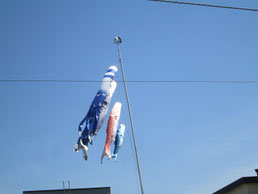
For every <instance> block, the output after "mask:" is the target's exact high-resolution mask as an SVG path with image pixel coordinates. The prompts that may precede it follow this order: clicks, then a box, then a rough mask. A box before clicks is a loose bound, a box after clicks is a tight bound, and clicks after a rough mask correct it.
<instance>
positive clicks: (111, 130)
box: [101, 102, 122, 164]
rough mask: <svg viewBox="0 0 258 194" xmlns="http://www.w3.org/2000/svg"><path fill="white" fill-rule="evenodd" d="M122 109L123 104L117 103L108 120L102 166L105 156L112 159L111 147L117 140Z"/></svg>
mask: <svg viewBox="0 0 258 194" xmlns="http://www.w3.org/2000/svg"><path fill="white" fill-rule="evenodd" d="M121 107H122V104H121V103H120V102H116V103H115V105H114V107H113V109H112V111H111V114H110V117H109V120H108V126H107V138H106V143H105V147H104V151H103V153H102V156H101V164H102V160H103V158H104V157H105V156H107V157H108V158H109V159H111V153H110V145H111V144H112V142H113V141H115V138H116V132H117V127H118V123H119V119H120V112H121Z"/></svg>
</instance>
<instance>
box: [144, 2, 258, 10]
mask: <svg viewBox="0 0 258 194" xmlns="http://www.w3.org/2000/svg"><path fill="white" fill-rule="evenodd" d="M148 1H156V2H164V3H175V4H185V5H196V6H205V7H215V8H225V9H236V10H242V11H258V9H250V8H242V7H230V6H223V5H211V4H202V3H192V2H182V1H169V0H148Z"/></svg>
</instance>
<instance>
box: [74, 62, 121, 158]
mask: <svg viewBox="0 0 258 194" xmlns="http://www.w3.org/2000/svg"><path fill="white" fill-rule="evenodd" d="M117 71H118V69H117V67H116V66H110V67H109V68H108V70H107V72H106V73H105V75H104V78H103V80H102V83H101V85H100V89H99V90H98V93H97V95H96V96H95V98H94V100H93V102H92V104H91V106H90V109H89V111H88V113H87V115H86V116H85V117H84V118H83V120H82V121H81V122H80V124H79V129H78V130H79V139H78V141H77V144H76V145H75V146H74V151H76V152H78V151H79V149H82V150H83V157H84V159H85V160H87V158H88V143H91V144H92V140H93V136H95V135H97V133H98V131H99V130H100V128H101V126H102V124H103V122H104V120H105V118H106V115H107V112H108V108H109V105H110V102H111V98H112V96H113V94H114V92H115V89H116V86H117V83H116V82H115V81H114V80H113V78H114V76H115V74H116V72H117ZM83 126H84V129H83V130H82V128H83Z"/></svg>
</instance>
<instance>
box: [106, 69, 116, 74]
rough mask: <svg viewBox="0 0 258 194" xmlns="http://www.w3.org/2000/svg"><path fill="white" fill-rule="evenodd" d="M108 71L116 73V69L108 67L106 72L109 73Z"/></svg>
mask: <svg viewBox="0 0 258 194" xmlns="http://www.w3.org/2000/svg"><path fill="white" fill-rule="evenodd" d="M109 72H112V73H116V70H114V69H108V70H107V73H109Z"/></svg>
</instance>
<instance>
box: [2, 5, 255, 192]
mask: <svg viewBox="0 0 258 194" xmlns="http://www.w3.org/2000/svg"><path fill="white" fill-rule="evenodd" d="M189 1H190V0H189ZM191 2H199V3H210V4H220V5H221V4H222V3H223V5H228V6H237V7H249V8H256V9H258V2H257V0H248V1H246V0H238V1H235V0H227V1H221V0H199V1H197V0H192V1H191ZM257 24H258V12H247V11H237V10H229V9H217V8H208V7H197V6H187V5H176V4H166V3H155V2H149V1H145V0H137V1H136V0H130V1H129V0H128V1H125V0H122V1H121V0H120V1H118V0H112V1H96V0H76V1H74V0H73V1H71V0H0V68H1V69H0V79H1V80H5V79H26V80H28V79H32V80H35V79H45V80H53V79H55V80H64V79H69V80H99V81H100V80H101V79H102V77H103V75H104V73H105V71H106V69H107V68H108V67H109V66H110V65H116V64H117V63H118V55H117V49H116V47H115V45H113V38H114V37H115V36H117V35H119V36H121V37H122V39H123V43H122V45H121V51H122V57H123V61H124V66H125V71H126V77H127V80H131V81H132V80H145V81H146V80H158V81H162V80H193V81H196V80H223V81H258V76H257V75H258V66H257V61H258V36H257V35H258V25H257ZM116 80H121V70H120V69H119V73H118V75H117V77H116ZM99 86H100V83H96V82H92V83H38V82H36V83H23V82H19V83H10V82H0V119H1V120H0V131H1V135H0V137H1V141H0V153H1V157H0V188H1V192H0V193H3V194H16V193H17V194H20V193H22V191H24V190H41V189H60V188H62V180H65V181H67V179H68V178H70V179H71V186H72V188H81V187H83V188H87V187H105V186H111V191H112V194H132V193H140V187H139V181H138V176H137V171H136V161H135V156H134V152H133V149H132V135H131V128H130V126H129V117H128V110H127V108H126V100H125V95H124V88H123V86H122V84H121V83H120V84H119V85H118V89H117V90H116V92H115V94H114V97H113V99H112V104H111V106H113V104H114V103H115V102H116V101H121V102H122V104H123V114H122V116H121V122H123V123H125V124H126V127H127V128H126V129H127V132H126V134H125V138H124V145H123V147H122V148H121V150H120V152H119V156H118V157H119V158H118V161H117V162H116V163H114V162H112V161H108V160H105V161H104V164H103V165H101V164H100V157H101V154H102V150H103V147H104V143H105V136H106V132H105V131H106V125H107V119H106V121H105V123H104V125H103V127H102V128H101V130H100V132H99V134H98V136H97V137H96V138H95V139H94V144H93V146H90V147H89V160H88V161H87V162H86V161H84V159H83V157H82V153H81V152H80V153H75V152H74V151H73V146H74V144H75V143H76V141H77V138H78V133H77V127H78V124H79V122H80V121H81V119H82V118H83V117H84V116H85V114H86V113H87V111H88V108H89V106H90V104H91V102H92V100H93V98H94V96H95V94H96V92H97V90H98V88H99ZM128 91H129V98H130V102H131V108H132V114H133V120H134V125H135V134H136V141H137V145H138V151H139V157H140V165H141V170H142V178H143V186H144V190H145V193H146V194H156V193H173V194H174V193H175V194H207V193H212V192H215V191H216V190H218V189H220V188H222V187H223V186H225V185H227V184H229V183H231V182H232V181H234V180H236V179H238V178H240V177H242V176H254V175H255V172H254V169H255V168H258V154H257V147H258V141H257V138H258V119H257V118H258V101H257V99H258V84H221V83H158V82H157V83H139V82H137V83H128ZM66 185H67V184H66Z"/></svg>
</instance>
